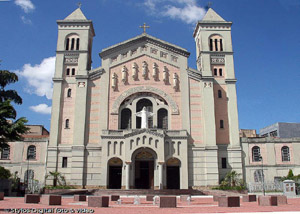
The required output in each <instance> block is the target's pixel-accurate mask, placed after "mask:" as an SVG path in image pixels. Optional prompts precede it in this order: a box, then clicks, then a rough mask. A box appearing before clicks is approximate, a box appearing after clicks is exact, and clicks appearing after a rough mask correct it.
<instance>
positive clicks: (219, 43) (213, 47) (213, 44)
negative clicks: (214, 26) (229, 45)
mask: <svg viewBox="0 0 300 214" xmlns="http://www.w3.org/2000/svg"><path fill="white" fill-rule="evenodd" d="M209 50H210V51H223V39H222V36H220V35H212V36H211V37H210V38H209Z"/></svg>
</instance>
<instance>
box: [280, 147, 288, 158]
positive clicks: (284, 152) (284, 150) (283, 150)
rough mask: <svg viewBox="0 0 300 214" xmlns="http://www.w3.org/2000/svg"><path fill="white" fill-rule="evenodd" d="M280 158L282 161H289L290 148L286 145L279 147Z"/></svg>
mask: <svg viewBox="0 0 300 214" xmlns="http://www.w3.org/2000/svg"><path fill="white" fill-rule="evenodd" d="M281 159H282V161H290V149H289V147H287V146H283V147H282V148H281Z"/></svg>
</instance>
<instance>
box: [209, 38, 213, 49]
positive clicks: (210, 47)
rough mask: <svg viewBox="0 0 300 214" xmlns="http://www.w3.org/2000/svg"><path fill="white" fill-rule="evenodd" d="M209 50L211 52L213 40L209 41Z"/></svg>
mask: <svg viewBox="0 0 300 214" xmlns="http://www.w3.org/2000/svg"><path fill="white" fill-rule="evenodd" d="M209 50H210V51H213V40H212V39H210V40H209Z"/></svg>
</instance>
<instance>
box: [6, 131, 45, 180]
mask: <svg viewBox="0 0 300 214" xmlns="http://www.w3.org/2000/svg"><path fill="white" fill-rule="evenodd" d="M27 127H28V128H29V131H28V132H27V133H26V134H25V135H23V138H24V140H23V141H14V142H8V147H7V148H4V149H3V150H2V151H0V157H1V159H0V165H1V166H3V167H5V168H6V169H8V170H10V172H11V173H12V174H17V176H18V177H19V178H20V181H21V182H23V183H27V182H28V181H29V182H30V180H32V179H34V180H38V181H40V182H43V181H44V180H45V172H46V161H47V152H46V151H47V147H48V142H49V132H48V131H47V130H46V129H45V128H44V127H43V126H42V125H27Z"/></svg>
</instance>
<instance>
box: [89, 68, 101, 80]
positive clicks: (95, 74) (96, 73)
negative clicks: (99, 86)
mask: <svg viewBox="0 0 300 214" xmlns="http://www.w3.org/2000/svg"><path fill="white" fill-rule="evenodd" d="M104 73H105V70H104V69H103V68H99V69H96V70H92V71H90V73H89V79H90V80H95V79H98V78H100V77H101V75H102V74H104Z"/></svg>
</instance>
